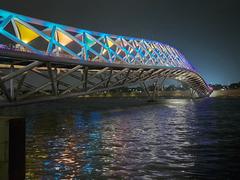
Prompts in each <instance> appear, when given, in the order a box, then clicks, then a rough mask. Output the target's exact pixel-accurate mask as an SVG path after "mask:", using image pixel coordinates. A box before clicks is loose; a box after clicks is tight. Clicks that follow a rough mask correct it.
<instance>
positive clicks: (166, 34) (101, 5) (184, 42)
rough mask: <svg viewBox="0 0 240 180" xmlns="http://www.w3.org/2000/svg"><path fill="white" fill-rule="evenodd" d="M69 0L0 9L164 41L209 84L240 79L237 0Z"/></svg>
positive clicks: (5, 3) (8, 3) (6, 5)
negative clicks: (182, 56) (66, 1)
mask: <svg viewBox="0 0 240 180" xmlns="http://www.w3.org/2000/svg"><path fill="white" fill-rule="evenodd" d="M68 2H69V3H68V4H65V3H59V2H58V1H45V0H43V1H41V2H33V1H29V0H27V1H24V2H21V4H20V3H17V2H15V1H3V2H1V7H0V8H2V9H5V10H8V11H12V12H16V13H19V14H23V15H27V16H31V17H35V18H39V19H43V20H47V21H52V22H56V23H60V24H65V25H69V26H74V27H78V28H82V29H88V30H93V31H99V32H106V33H110V34H118V35H125V36H133V37H139V38H144V39H150V40H156V41H160V42H163V43H167V44H169V45H172V46H174V47H176V48H177V49H178V50H180V51H181V52H182V53H183V54H184V55H185V57H186V58H187V59H188V60H189V61H190V63H191V64H193V66H194V67H195V68H196V69H197V70H198V72H200V74H201V75H203V77H204V78H205V79H206V81H207V82H208V83H210V84H217V83H219V84H225V85H229V84H230V83H234V82H239V81H240V78H239V77H240V71H239V70H238V68H239V67H240V62H239V61H238V59H239V54H238V51H239V50H240V49H239V47H240V46H239V44H238V42H239V40H240V37H239V35H238V33H239V30H240V23H239V22H238V17H240V12H239V11H238V9H237V7H238V6H237V1H235V0H232V1H223V0H221V1H215V0H214V1H211V2H209V1H206V0H205V1H201V2H192V1H190V0H184V1H181V2H175V1H158V2H154V1H151V0H148V1H147V0H146V1H140V2H139V1H135V0H132V1H121V2H119V3H116V2H112V1H107V0H106V1H104V2H99V1H95V2H93V1H91V2H85V1H68ZM43 10H44V11H43Z"/></svg>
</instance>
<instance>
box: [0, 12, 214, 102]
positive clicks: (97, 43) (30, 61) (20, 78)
mask: <svg viewBox="0 0 240 180" xmlns="http://www.w3.org/2000/svg"><path fill="white" fill-rule="evenodd" d="M8 25H10V26H12V27H13V29H14V32H10V31H9V30H8V29H7V28H6V27H7V26H8ZM39 26H41V27H42V28H41V29H39ZM27 32H28V33H27ZM31 34H32V36H31ZM0 35H2V36H4V37H5V38H8V39H9V41H11V42H12V43H13V44H14V45H15V46H17V47H18V48H9V47H7V46H5V47H1V46H0V58H1V59H0V60H1V61H0V68H1V69H2V72H3V73H2V75H1V77H0V87H1V91H2V94H3V96H4V97H5V98H6V99H7V100H8V101H16V100H22V99H25V98H29V97H32V96H33V95H34V94H39V93H42V94H44V95H51V96H54V97H58V98H60V97H64V96H71V95H75V96H77V95H81V94H90V93H93V92H96V91H103V90H105V89H108V90H109V89H114V88H119V87H123V86H128V85H132V84H136V83H143V84H144V81H145V80H148V79H153V78H156V77H159V78H161V77H166V76H167V77H170V78H174V79H177V80H180V81H184V82H186V83H188V84H189V85H190V86H191V87H192V89H194V90H195V91H196V92H197V93H198V95H199V96H207V95H209V94H210V93H211V89H210V88H209V86H208V85H207V84H206V83H205V81H204V80H203V78H202V77H201V76H200V75H199V74H198V73H197V72H196V70H195V68H194V67H192V66H191V65H190V63H188V61H187V60H186V59H185V57H184V56H183V55H182V54H181V53H180V52H179V51H178V50H176V49H175V48H173V47H171V46H169V45H166V44H163V43H160V42H156V41H149V40H145V39H139V38H132V37H125V36H117V35H112V34H106V33H99V32H93V31H87V30H83V29H78V28H73V27H69V26H64V25H60V24H56V23H51V22H47V21H42V20H39V19H35V18H31V17H27V16H23V15H19V14H16V13H12V12H8V11H5V10H1V9H0ZM23 37H25V38H28V39H27V40H26V39H24V38H23ZM39 39H42V40H43V41H44V42H45V43H46V44H47V46H46V48H45V50H42V49H43V47H39V46H38V47H36V46H35V45H34V43H35V42H36V41H38V40H39ZM0 43H1V39H0ZM2 44H4V43H2ZM0 45H1V44H0ZM2 46H3V45H2ZM40 46H41V45H40ZM76 49H77V50H76ZM33 74H35V75H38V76H39V77H41V78H43V79H44V80H45V81H46V82H45V83H43V84H41V83H39V85H37V87H36V85H33V83H31V82H28V80H27V79H28V78H29V77H31V76H33ZM66 78H72V79H74V80H72V81H67V80H66ZM50 89H51V91H50ZM154 94H155V92H154ZM34 97H35V96H34Z"/></svg>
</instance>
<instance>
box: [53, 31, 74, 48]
mask: <svg viewBox="0 0 240 180" xmlns="http://www.w3.org/2000/svg"><path fill="white" fill-rule="evenodd" d="M57 37H58V42H59V43H60V44H62V45H63V46H66V45H67V44H69V43H70V42H72V41H73V40H72V39H71V38H70V37H68V36H67V35H65V34H64V33H62V32H61V31H57Z"/></svg>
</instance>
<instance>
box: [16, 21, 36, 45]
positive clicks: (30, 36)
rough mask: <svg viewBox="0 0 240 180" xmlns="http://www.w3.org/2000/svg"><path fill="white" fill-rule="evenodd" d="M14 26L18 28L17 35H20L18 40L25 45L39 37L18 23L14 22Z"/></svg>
mask: <svg viewBox="0 0 240 180" xmlns="http://www.w3.org/2000/svg"><path fill="white" fill-rule="evenodd" d="M15 24H16V26H17V28H18V31H19V35H20V39H21V40H22V41H23V42H25V43H29V42H30V41H32V40H34V39H36V38H37V37H39V35H38V34H37V33H36V32H35V31H33V30H31V29H29V28H28V27H26V26H25V25H23V24H21V23H20V22H18V21H15Z"/></svg>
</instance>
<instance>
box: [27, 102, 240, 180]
mask: <svg viewBox="0 0 240 180" xmlns="http://www.w3.org/2000/svg"><path fill="white" fill-rule="evenodd" d="M226 101H227V102H226ZM239 102H240V101H239V100H216V99H203V100H197V101H192V100H184V99H182V100H181V99H170V100H162V101H161V102H159V103H156V104H148V105H145V106H133V107H129V108H127V107H128V106H126V104H125V105H124V106H125V107H124V106H123V107H119V106H117V107H115V108H113V107H111V102H110V103H109V110H104V109H99V110H96V109H94V110H93V109H92V110H91V109H90V110H89V109H87V110H83V109H82V108H77V106H75V105H72V104H71V103H69V104H68V107H69V106H71V107H73V108H72V109H71V110H69V109H67V107H66V109H67V110H66V111H64V112H63V111H62V109H61V110H49V111H48V110H46V111H45V112H44V113H39V111H38V110H36V109H34V110H33V111H35V112H36V113H33V112H31V114H30V115H28V114H26V117H27V128H26V129H27V132H26V152H27V154H26V161H27V162H26V177H27V179H53V178H55V179H71V178H76V179H79V178H80V179H92V178H95V179H96V178H103V179H106V178H112V179H115V178H119V177H121V178H123V177H124V178H127V179H128V178H133V177H134V178H136V179H142V178H144V179H152V178H159V177H162V178H173V179H174V178H179V177H182V178H203V177H204V178H209V177H214V178H216V177H218V178H221V177H225V176H228V177H235V175H236V174H237V172H238V167H239V166H238V165H239V160H240V156H239V153H238V148H239V142H240V134H239V133H240V123H239V121H238V120H239V117H240V114H239V112H238V111H236V108H239V106H240V105H239V104H240V103H239ZM112 103H113V104H114V102H112ZM227 104H231V105H233V106H232V107H234V108H230V107H229V106H228V107H227V108H226V105H227ZM75 107H76V108H75ZM226 147H227V148H226ZM227 163H228V164H230V165H229V166H228V165H226V164H227Z"/></svg>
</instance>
